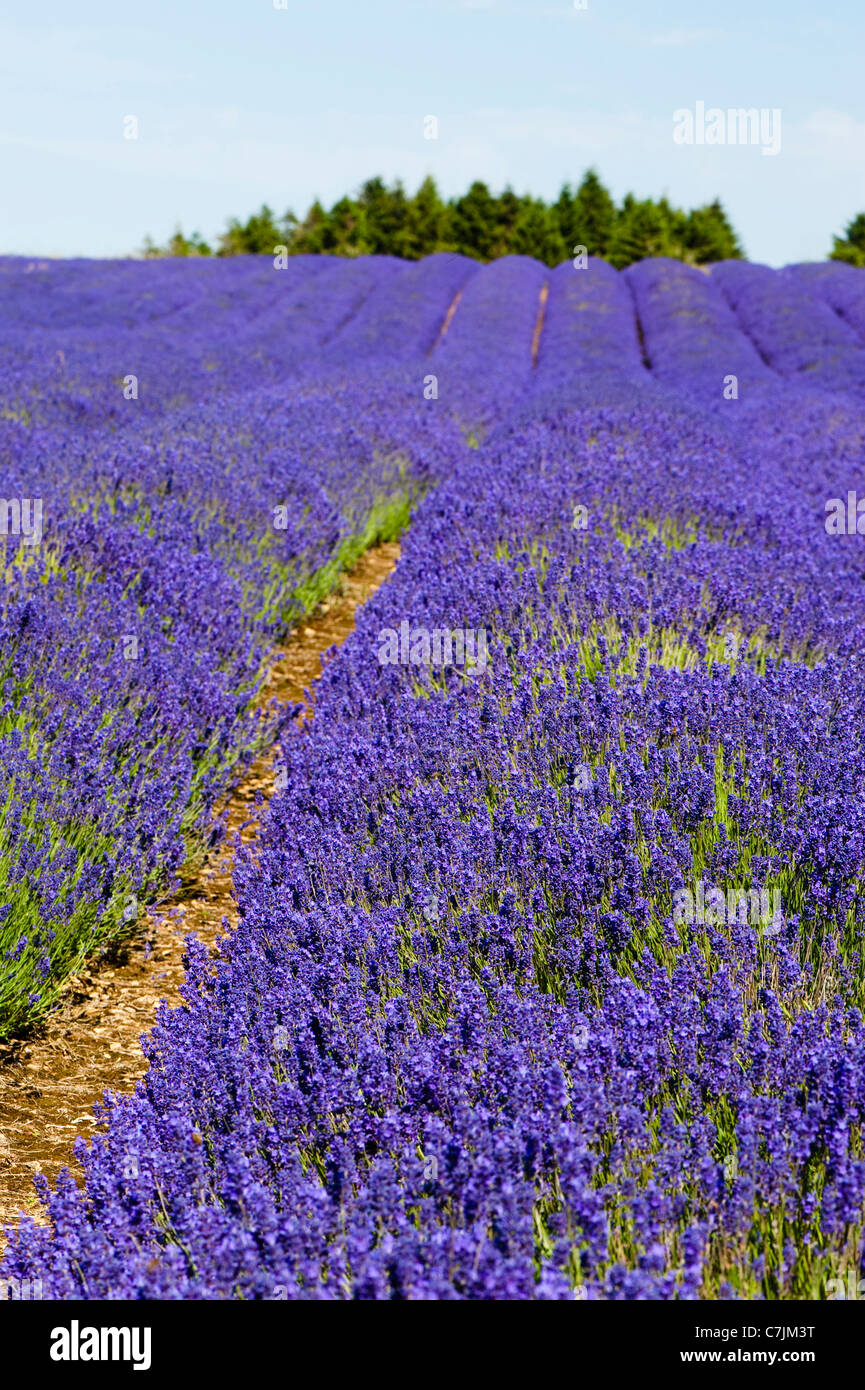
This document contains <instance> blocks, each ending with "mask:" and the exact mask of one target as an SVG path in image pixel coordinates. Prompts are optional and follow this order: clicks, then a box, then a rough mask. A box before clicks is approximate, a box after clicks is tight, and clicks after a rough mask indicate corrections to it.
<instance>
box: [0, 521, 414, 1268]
mask: <svg viewBox="0 0 865 1390" xmlns="http://www.w3.org/2000/svg"><path fill="white" fill-rule="evenodd" d="M398 558H399V545H398V543H396V542H393V543H391V544H387V545H380V546H376V547H375V548H374V549H373V550H370V551H368V552H367V553H366V555H365V556H364V557H363V558H362V559H361V560H360V561H359V563H358V564H357V566H356V567H355V568H354V569H353V570H351V571H350V572H349V573H347V574H346V575H344V576H343V578H342V581H341V585H340V587H339V589H338V590H337V591H336V592H335V593H334V594H332V595H331V597H330V598H329V599H328V600H327V601H326V602H325V603H323V604H322V605H321V607H320V608H319V609H317V610H316V612H315V614H314V615H313V616H312V617H311V618H309V619H307V620H305V621H304V622H303V623H302V624H301V625H300V626H299V627H298V628H296V629H295V631H294V632H293V633H292V635H291V637H290V639H289V641H288V642H287V644H286V646H285V648H284V649H283V651H282V653H281V654H280V657H279V659H278V660H277V661H276V662H275V663H274V666H273V667H272V669H271V671H270V673H269V675H268V679H267V682H266V685H265V688H264V691H263V692H262V698H264V699H270V698H274V697H275V698H276V699H278V700H280V701H283V702H285V703H292V704H300V703H303V705H304V707H305V712H304V714H302V715H301V716H300V719H301V720H303V719H305V718H307V717H308V715H309V713H310V712H311V710H310V704H309V699H308V694H307V690H308V687H309V686H310V685H311V684H312V682H313V681H314V680H316V679H317V678H318V676H319V675H320V674H321V655H322V653H323V652H325V651H327V649H328V648H329V647H331V646H334V645H338V644H340V643H342V642H343V641H344V640H345V638H346V637H347V636H348V634H349V633H350V632H351V631H352V629H353V628H354V615H355V611H356V610H357V609H358V608H359V607H360V605H361V604H362V603H364V602H365V601H366V600H367V599H368V598H369V597H370V596H371V595H372V594H373V593H374V592H375V590H376V589H377V588H378V587H379V585H380V584H382V583H383V581H384V580H385V579H386V578H387V577H388V575H389V574H390V573H391V572H392V570H393V568H394V566H395V564H396V562H397V559H398ZM272 757H273V754H272V751H271V752H269V753H268V754H266V755H265V756H264V757H262V758H261V759H260V760H259V761H258V762H256V763H254V764H253V766H252V767H251V768H250V771H249V774H248V775H247V777H246V779H245V780H244V782H243V784H242V786H240V787H239V788H238V790H237V791H236V792H235V793H234V794H233V796H232V797H231V798H230V800H229V802H228V805H227V810H228V820H227V835H226V839H225V841H224V842H223V843H222V845H221V846H220V847H219V848H218V849H217V850H215V851H214V852H213V854H211V855H210V856H209V857H208V859H207V860H205V862H204V864H203V866H200V867H198V868H196V869H195V870H194V871H191V872H189V873H181V874H180V878H181V881H182V885H183V886H182V888H181V890H180V891H179V893H178V894H177V896H176V897H175V898H173V899H172V901H171V902H169V903H165V904H162V905H161V906H160V908H159V909H151V910H150V911H149V912H148V914H147V918H146V922H145V925H144V930H143V932H142V934H141V936H140V937H138V938H136V939H135V940H134V941H132V942H130V943H128V944H125V945H124V946H123V947H122V949H121V951H120V952H119V953H118V956H117V959H115V960H108V961H105V962H102V963H99V962H95V963H94V964H93V965H92V966H91V967H90V968H89V969H88V970H87V971H85V972H83V973H82V974H80V975H78V976H77V977H76V978H75V979H72V980H70V981H69V988H68V990H67V993H66V995H65V996H64V999H63V1001H62V1002H61V1004H60V1007H59V1008H58V1009H57V1010H56V1012H55V1013H53V1014H51V1015H50V1017H49V1018H48V1019H47V1020H46V1022H45V1025H44V1027H43V1028H42V1029H41V1031H40V1032H39V1033H38V1034H36V1035H34V1036H33V1037H32V1038H29V1039H22V1040H19V1041H13V1042H12V1043H11V1044H9V1045H7V1046H4V1047H3V1048H2V1050H0V1249H2V1246H3V1239H2V1231H3V1227H4V1226H5V1225H7V1224H11V1223H12V1222H14V1221H15V1220H16V1219H17V1217H18V1215H19V1213H21V1212H27V1213H28V1214H29V1215H33V1216H36V1217H37V1218H38V1217H39V1216H40V1215H41V1210H42V1209H41V1207H40V1206H39V1203H38V1200H37V1198H36V1194H35V1192H34V1190H33V1177H34V1175H35V1174H36V1173H39V1172H42V1173H44V1174H45V1176H46V1177H47V1178H48V1179H49V1180H50V1181H52V1182H53V1180H54V1179H55V1178H56V1177H57V1174H58V1172H59V1170H60V1169H61V1168H62V1167H63V1165H64V1164H68V1165H69V1166H70V1168H71V1170H72V1171H73V1173H75V1174H76V1175H79V1174H80V1169H79V1167H78V1164H77V1163H76V1162H75V1159H74V1157H73V1153H72V1147H73V1144H74V1142H75V1139H76V1137H77V1136H78V1135H84V1136H88V1135H90V1134H92V1133H93V1132H94V1130H95V1127H96V1123H97V1122H96V1120H95V1118H94V1116H93V1113H92V1107H93V1105H94V1104H95V1103H97V1102H99V1101H100V1100H101V1098H102V1094H103V1092H104V1091H105V1090H110V1091H114V1092H124V1091H131V1090H133V1089H134V1087H135V1083H136V1081H138V1080H139V1079H140V1077H142V1076H143V1075H144V1072H145V1071H146V1066H147V1064H146V1061H145V1058H144V1054H143V1053H142V1051H141V1045H140V1038H141V1035H142V1034H143V1033H146V1032H147V1031H148V1030H149V1029H150V1028H151V1027H152V1025H153V1022H154V1017H155V1012H156V1007H157V1005H158V1003H159V1001H160V1000H162V999H165V1000H167V1001H168V1002H169V1003H170V1004H179V1003H180V1002H181V998H180V985H181V984H182V983H183V977H184V969H183V953H184V937H186V936H188V935H190V933H193V932H194V933H195V934H196V935H197V936H198V937H199V938H200V940H202V941H203V942H205V944H206V945H207V946H209V947H211V948H214V947H215V945H216V941H217V938H218V937H219V936H220V935H222V933H223V926H222V919H223V917H225V918H228V920H229V922H230V923H231V924H232V925H233V924H234V923H235V922H236V920H237V917H236V907H235V903H234V899H233V898H232V896H231V874H232V865H233V860H234V853H233V846H232V841H233V840H234V836H235V832H238V831H239V833H240V839H241V841H242V842H243V843H249V842H250V841H252V840H255V839H256V838H257V834H258V826H257V822H256V816H257V815H258V814H260V808H257V806H256V794H257V793H259V792H261V793H262V794H263V796H264V799H265V802H266V801H267V800H268V799H269V797H270V795H271V793H272V791H273V786H274V772H273V769H272V766H271V763H272Z"/></svg>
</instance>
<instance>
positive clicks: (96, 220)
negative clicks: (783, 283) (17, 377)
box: [0, 0, 865, 265]
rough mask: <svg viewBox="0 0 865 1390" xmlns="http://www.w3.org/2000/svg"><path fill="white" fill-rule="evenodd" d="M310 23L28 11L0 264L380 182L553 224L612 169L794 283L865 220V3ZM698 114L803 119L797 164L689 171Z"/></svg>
mask: <svg viewBox="0 0 865 1390" xmlns="http://www.w3.org/2000/svg"><path fill="white" fill-rule="evenodd" d="M286 3H287V8H286V9H284V10H277V9H275V8H274V0H146V3H145V0H138V2H137V3H132V0H112V3H107V0H76V3H75V4H74V5H70V4H68V3H66V4H60V3H58V2H57V0H11V3H10V0H5V3H4V6H3V9H2V12H0V178H2V196H0V253H4V252H5V253H21V254H25V255H38V254H42V255H67V256H71V255H86V256H110V255H125V254H127V253H129V252H130V251H133V250H135V249H137V248H138V247H139V246H140V245H141V242H142V240H143V238H144V235H145V233H148V232H149V233H150V234H151V235H152V236H154V237H155V238H156V239H158V240H164V239H165V238H166V237H167V236H168V235H169V234H170V233H171V231H172V230H173V228H174V226H175V224H176V223H177V222H180V223H181V224H182V225H183V227H184V229H185V230H186V231H187V232H191V231H192V230H193V229H198V230H200V231H201V232H202V233H203V234H204V235H205V236H213V235H215V233H216V232H217V231H218V230H219V229H220V228H221V227H222V225H223V223H224V221H225V219H226V218H227V217H228V216H230V215H238V216H243V217H245V216H246V215H247V214H248V213H250V212H252V211H253V210H254V209H256V208H257V207H258V206H259V205H260V204H261V203H262V202H269V203H270V204H271V205H272V206H273V207H274V208H275V209H276V210H277V211H278V212H280V213H282V212H283V211H285V209H286V208H288V207H291V208H292V209H293V210H294V211H295V212H296V213H298V214H302V213H303V212H304V211H305V210H306V208H307V206H308V204H309V203H310V202H311V200H312V199H313V197H315V196H318V197H320V198H321V199H322V200H323V201H325V202H331V201H333V200H334V199H335V198H336V197H338V196H339V195H340V194H342V193H343V192H346V191H352V190H354V189H355V188H357V186H358V185H359V184H360V183H361V182H362V180H363V179H365V178H367V177H369V176H371V175H372V174H381V175H382V176H383V177H384V178H386V179H388V180H390V179H392V178H394V177H397V176H399V177H402V179H403V180H404V181H405V183H406V185H407V187H408V188H409V189H414V187H415V186H416V185H417V183H418V182H419V181H420V179H421V178H422V177H423V175H424V174H425V173H427V172H430V173H433V174H434V175H435V176H436V178H437V179H438V181H439V185H440V187H441V189H442V191H443V193H445V194H446V195H450V194H453V193H457V192H461V191H463V190H464V189H465V188H466V187H467V186H468V184H469V183H470V181H471V180H472V179H473V178H482V179H484V180H486V182H488V183H489V184H490V185H491V186H492V187H493V188H495V189H499V188H501V187H502V186H503V185H504V184H505V183H510V184H511V185H512V186H513V187H514V188H515V189H517V190H518V191H520V192H522V191H529V192H532V193H535V194H538V195H541V196H543V197H546V198H550V197H551V196H554V195H555V194H556V193H557V191H558V188H559V186H560V185H561V183H562V181H563V180H564V179H566V178H567V179H569V180H571V181H576V180H578V179H579V177H580V175H581V173H582V171H583V170H584V169H585V168H586V167H587V166H588V165H590V164H595V165H596V166H597V167H598V169H599V171H600V173H601V175H602V177H603V178H604V179H605V181H606V182H607V183H608V185H609V186H610V188H611V189H612V191H613V193H614V195H615V196H616V197H617V198H620V197H621V196H622V195H623V194H624V193H625V192H627V191H628V190H629V189H630V190H633V191H634V192H635V193H637V194H643V195H658V194H660V193H662V192H666V193H667V195H668V196H669V197H670V198H671V199H672V200H673V201H674V202H676V203H679V204H682V205H685V206H691V205H694V204H696V203H700V202H705V201H707V200H708V199H710V198H711V197H713V196H714V195H715V194H716V193H718V194H720V195H721V197H722V199H723V200H724V202H725V203H726V205H727V208H728V210H729V212H730V214H731V217H732V219H733V221H734V224H735V225H736V227H737V229H738V230H739V232H740V235H741V237H742V239H743V241H744V244H745V248H746V251H747V252H748V254H749V256H750V257H751V258H752V259H754V260H763V261H767V262H769V263H770V264H773V265H781V264H784V263H786V262H789V261H795V260H815V259H822V258H823V257H824V256H825V254H826V252H827V251H828V249H829V247H830V245H831V236H832V233H833V232H834V231H837V230H839V229H840V227H841V226H842V224H843V223H845V222H847V221H848V220H849V219H850V217H851V216H853V214H854V213H856V212H858V211H862V210H865V6H863V4H862V3H861V0H827V3H824V4H820V5H815V4H813V3H810V0H728V3H725V4H714V5H709V4H695V3H686V0H661V3H660V4H657V5H652V4H650V3H647V0H588V8H587V9H586V10H577V9H575V7H574V4H573V0H423V2H421V0H364V3H356V2H355V3H350V2H349V0H286ZM698 101H704V102H705V103H706V106H707V107H712V106H720V107H723V108H728V107H734V106H735V107H738V106H745V107H758V108H776V107H777V108H780V110H781V113H782V144H781V151H780V153H779V154H778V155H777V156H776V157H767V156H764V155H763V154H762V152H761V150H760V148H758V147H750V146H746V147H743V146H709V145H703V146H697V145H694V146H690V147H688V146H681V145H676V144H675V143H674V142H673V139H672V130H673V111H674V110H676V109H679V108H692V109H693V108H694V107H695V105H696V103H697V102H698ZM128 115H134V116H136V117H137V118H138V121H139V138H138V140H135V141H133V140H125V139H124V138H123V119H124V117H125V116H128ZM427 115H435V116H436V117H437V118H438V121H439V138H438V140H435V141H433V140H425V139H424V138H423V121H424V117H425V116H427Z"/></svg>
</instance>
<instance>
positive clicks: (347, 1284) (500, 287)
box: [0, 253, 865, 1301]
mask: <svg viewBox="0 0 865 1390" xmlns="http://www.w3.org/2000/svg"><path fill="white" fill-rule="evenodd" d="M0 306H2V312H0V533H2V534H0V546H2V556H3V585H2V590H0V662H2V665H0V1042H6V1041H8V1040H14V1039H17V1038H20V1037H22V1036H24V1035H27V1034H28V1032H29V1031H32V1030H34V1029H35V1030H37V1031H38V1029H39V1028H40V1027H41V1026H43V1024H44V1020H45V1019H46V1018H47V1017H48V1016H49V1015H50V1011H51V1010H52V1009H53V1008H54V1006H55V1005H56V1004H57V1003H58V1001H59V1000H61V999H62V997H63V993H64V989H65V988H66V987H67V983H68V981H69V980H70V978H72V977H73V976H74V975H75V973H76V972H77V971H78V970H79V969H80V968H81V966H82V963H83V962H85V961H91V960H95V959H98V958H99V957H100V952H102V953H103V954H104V952H105V951H106V950H107V949H108V948H110V947H111V946H112V944H113V943H117V942H118V941H122V940H123V939H124V938H125V937H128V936H130V935H131V934H134V933H135V932H136V930H138V929H139V924H140V921H141V919H142V917H143V914H144V913H145V910H146V909H147V906H148V904H152V903H154V902H157V901H159V900H161V899H163V898H164V897H165V896H166V895H167V894H169V893H170V891H171V884H172V882H173V880H174V877H175V875H176V873H177V872H178V870H179V869H180V868H181V867H182V866H183V865H185V864H188V863H190V862H195V861H196V859H200V858H201V857H202V856H204V855H205V854H206V853H207V851H208V849H209V848H211V847H212V846H213V845H214V844H215V843H216V842H217V841H218V840H219V838H220V836H221V835H222V833H223V832H222V826H221V822H220V820H219V816H218V812H219V808H220V806H221V804H222V802H223V801H224V798H225V796H226V795H227V793H228V792H229V790H230V789H231V788H232V787H233V786H234V785H236V783H237V781H238V779H239V778H240V777H241V776H242V775H243V772H244V769H246V768H248V767H249V766H250V764H251V763H252V761H253V759H254V758H256V757H257V756H258V755H259V754H260V753H261V751H262V750H263V749H266V748H268V747H270V746H271V745H274V744H277V745H278V747H279V752H278V759H279V762H280V766H281V768H282V775H281V777H280V779H279V786H278V790H277V792H276V794H275V795H274V797H273V799H272V800H271V802H270V804H269V807H268V808H267V811H266V813H264V815H263V824H262V832H261V836H260V839H259V841H258V842H257V844H256V846H255V848H254V849H244V850H240V849H239V850H238V853H237V859H236V865H235V876H234V890H235V897H236V900H237V906H238V914H239V924H238V926H237V927H236V929H235V930H233V931H232V932H230V934H229V935H228V936H227V937H226V938H225V939H224V941H223V944H222V947H221V950H220V953H219V954H218V955H216V956H214V955H213V954H211V953H209V952H208V951H207V950H206V949H205V948H204V947H203V946H202V945H200V944H199V943H196V942H195V941H193V940H191V941H190V945H189V952H188V967H187V974H186V984H185V1001H186V1002H185V1004H184V1006H183V1007H181V1008H175V1009H171V1008H168V1007H167V1006H165V1007H163V1008H162V1010H161V1012H160V1016H159V1019H158V1023H157V1026H156V1028H155V1030H154V1031H153V1032H152V1034H150V1036H149V1037H147V1038H146V1039H145V1041H144V1044H143V1045H144V1048H145V1052H146V1054H147V1057H148V1059H149V1070H148V1072H147V1075H146V1077H145V1079H144V1080H143V1081H142V1082H141V1083H140V1084H139V1086H138V1088H137V1090H136V1091H135V1093H134V1094H129V1095H120V1096H113V1097H111V1098H110V1099H109V1101H108V1104H107V1114H106V1116H105V1122H104V1124H103V1126H102V1128H101V1130H100V1132H98V1133H97V1134H96V1136H95V1137H94V1138H93V1139H92V1143H91V1144H89V1145H88V1144H87V1143H85V1141H84V1140H83V1139H82V1140H81V1141H80V1142H79V1146H78V1157H79V1160H80V1162H81V1163H82V1165H83V1168H84V1171H85V1176H86V1182H85V1183H84V1185H79V1184H78V1183H76V1181H75V1179H74V1178H73V1176H72V1174H71V1173H68V1174H67V1175H65V1176H62V1177H61V1179H60V1181H59V1182H58V1183H57V1184H56V1185H49V1184H48V1183H47V1182H46V1181H45V1180H40V1183H39V1186H40V1195H41V1200H42V1203H43V1216H42V1218H41V1219H40V1220H39V1221H34V1220H31V1219H24V1220H22V1221H21V1222H19V1223H18V1224H17V1225H16V1227H15V1228H14V1229H10V1231H9V1232H8V1243H7V1245H6V1249H5V1253H4V1254H3V1256H2V1261H0V1279H4V1280H6V1281H13V1282H14V1281H18V1282H19V1284H20V1281H25V1280H26V1281H35V1280H38V1281H40V1282H41V1286H42V1288H43V1289H44V1290H45V1297H52V1298H59V1299H79V1298H84V1299H92V1300H99V1299H142V1298H143V1299H166V1300H167V1299H288V1300H291V1299H561V1300H574V1299H575V1298H576V1299H583V1300H589V1301H591V1300H620V1299H656V1300H670V1299H709V1300H715V1299H734V1298H739V1299H749V1300H774V1299H821V1298H829V1297H833V1296H837V1292H838V1290H839V1289H846V1288H847V1287H848V1285H849V1280H850V1279H851V1278H852V1279H853V1280H854V1281H858V1280H859V1278H860V1277H862V1276H865V1267H862V1268H861V1269H860V1265H861V1264H862V1261H863V1255H865V1246H863V1240H862V1213H863V1205H865V1019H863V1010H865V958H863V952H862V934H863V927H865V757H863V728H865V603H863V597H865V549H863V536H865V479H863V475H862V459H863V447H865V276H863V273H862V272H861V271H860V270H859V269H855V268H853V267H852V266H848V265H844V264H841V263H838V262H835V263H828V262H827V263H825V264H809V265H800V266H790V267H787V268H785V269H783V270H770V269H768V268H766V267H764V266H760V265H755V264H749V263H747V262H744V261H726V262H721V263H719V264H716V265H713V266H711V267H710V268H709V269H708V270H702V269H701V270H698V269H695V268H693V267H691V266H688V265H686V264H684V263H682V262H679V261H673V260H666V259H654V260H647V261H642V262H640V263H638V264H635V265H632V266H631V267H630V268H629V269H627V270H625V271H621V272H619V271H616V270H614V269H613V268H612V267H611V266H610V265H609V264H607V263H606V262H605V261H602V260H595V259H590V260H589V263H588V267H587V268H578V267H576V266H574V265H573V264H572V263H571V262H569V261H568V262H565V263H564V264H562V265H560V266H558V268H556V269H555V270H552V271H551V270H549V269H548V268H547V267H546V266H545V265H542V264H540V263H539V262H537V261H534V260H532V259H528V258H523V257H519V256H506V257H504V258H503V259H500V260H497V261H494V262H492V263H491V264H489V265H481V264H479V263H478V262H477V261H474V260H470V259H467V258H464V257H462V256H458V255H455V254H449V253H442V254H438V255H434V256H429V257H427V258H426V259H423V260H420V261H417V262H414V263H410V262H404V261H400V260H397V259H393V258H390V257H386V256H361V257H358V258H356V259H337V258H335V257H328V256H312V255H310V256H302V255H301V256H296V257H291V258H289V260H288V264H287V265H284V266H277V265H275V264H274V261H273V259H272V258H270V257H258V256H238V257H236V258H234V259H231V258H228V259H213V260H207V259H204V258H202V259H200V260H196V259H187V260H170V259H166V260H153V261H138V262H136V261H128V262H98V261H92V262H89V261H78V262H76V261H68V262H63V261H51V262H47V261H45V262H39V261H37V262H34V261H27V260H24V259H18V258H7V259H2V260H0ZM857 489H859V490H861V499H862V500H861V502H860V493H859V492H857ZM860 509H861V510H860ZM397 537H399V538H401V547H402V548H401V556H400V559H399V562H398V564H397V566H396V569H395V571H394V572H393V574H392V575H391V577H390V578H389V579H387V580H386V582H385V583H384V584H383V585H382V587H381V588H380V589H379V590H378V592H377V593H376V594H375V596H374V597H373V598H372V599H371V600H370V601H369V602H368V603H367V604H366V605H365V606H364V607H363V608H361V609H360V610H359V612H358V615H357V626H356V628H355V631H354V633H353V634H352V635H351V636H350V637H349V638H348V639H347V641H346V642H345V643H344V645H343V646H342V647H340V648H339V650H338V651H337V652H335V653H334V654H333V656H332V658H331V659H330V660H328V662H327V663H326V666H325V670H324V674H323V677H322V679H321V681H320V683H319V685H318V687H317V689H316V691H315V697H314V717H313V718H312V719H311V721H310V722H308V723H307V724H306V725H305V726H304V727H303V728H299V727H298V726H297V725H296V724H295V722H294V721H293V717H292V716H293V714H294V713H295V711H294V710H293V709H291V708H289V707H287V706H277V705H273V704H271V705H263V706H262V704H261V702H260V701H258V700H257V699H256V696H257V695H258V693H259V691H260V690H261V688H262V686H263V682H264V680H265V677H266V675H267V672H268V669H269V667H270V664H271V662H272V659H273V653H274V650H275V649H276V648H277V646H278V645H279V644H280V643H281V642H283V641H284V640H285V639H286V637H287V635H288V634H290V632H291V630H292V629H293V628H294V627H295V626H297V625H298V624H299V623H302V622H303V620H304V618H305V616H306V615H308V614H310V613H312V612H313V611H314V610H315V609H316V606H317V605H318V604H319V602H320V601H321V600H322V599H323V598H324V597H325V596H326V595H328V594H329V593H330V592H331V591H332V590H333V589H334V587H335V585H336V584H337V582H338V580H339V576H340V575H341V573H342V572H343V571H345V570H346V569H348V568H350V567H351V565H352V564H353V562H354V561H356V560H357V558H358V557H359V556H360V555H361V554H363V553H364V552H365V551H366V550H368V549H369V548H370V547H371V546H373V545H375V544H376V543H377V542H380V541H391V540H394V539H396V538H397ZM93 1100H94V1103H96V1102H98V1101H99V1100H100V1097H99V1095H98V1094H97V1095H94V1097H93ZM0 1130H2V1116H0ZM0 1153H2V1151H0ZM70 1157H71V1156H70Z"/></svg>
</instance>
